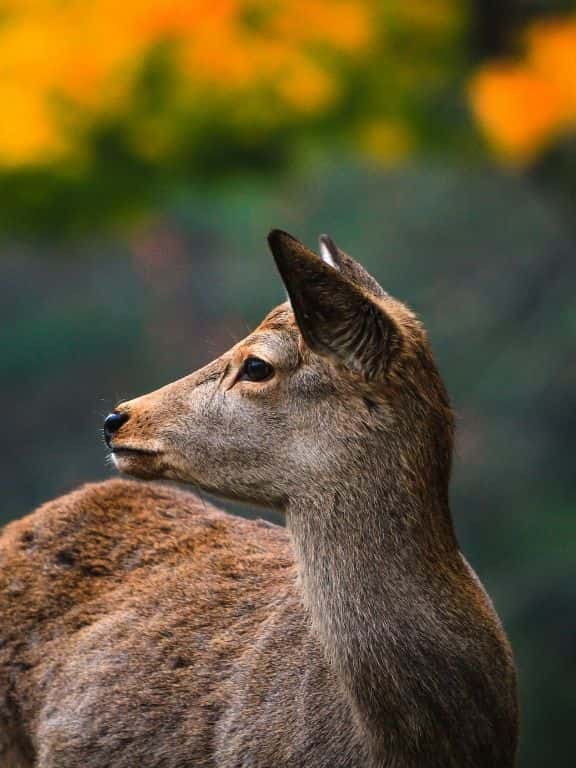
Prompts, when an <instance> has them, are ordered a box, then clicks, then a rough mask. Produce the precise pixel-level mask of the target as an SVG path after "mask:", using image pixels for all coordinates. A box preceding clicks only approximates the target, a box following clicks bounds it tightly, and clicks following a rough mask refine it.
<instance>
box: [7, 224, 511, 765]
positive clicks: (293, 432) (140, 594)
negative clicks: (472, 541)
mask: <svg viewBox="0 0 576 768" xmlns="http://www.w3.org/2000/svg"><path fill="white" fill-rule="evenodd" d="M268 241H269V245H270V249H271V251H272V254H273V257H274V260H275V262H276V265H277V268H278V271H279V273H280V276H281V278H282V281H283V283H284V286H285V288H286V290H287V293H288V300H287V301H286V302H285V303H283V304H280V305H279V306H277V307H276V308H275V309H273V310H272V311H271V312H270V313H269V314H268V315H267V316H266V317H265V319H264V320H263V321H262V322H261V324H260V325H259V326H258V327H257V328H256V329H255V330H254V331H253V332H251V333H250V334H249V335H248V336H247V337H246V338H244V339H243V340H241V341H240V342H239V343H237V344H236V345H234V346H233V347H232V348H231V349H230V350H229V351H227V352H225V353H224V354H223V355H222V356H221V357H218V358H217V359H216V360H214V361H213V362H211V363H210V364H208V365H206V366H205V367H203V368H201V369H200V370H198V371H196V372H194V373H192V374H190V375H188V376H185V377H184V378H182V379H180V380H178V381H176V382H174V383H171V384H168V385H167V386H164V387H162V388H161V389H158V390H157V391H154V392H152V393H150V394H146V395H143V396H141V397H137V398H135V399H133V400H129V401H126V402H122V403H120V404H119V405H118V406H117V407H116V408H115V410H114V411H113V412H112V413H111V414H110V415H108V416H107V418H106V420H105V423H104V431H105V438H106V442H107V444H108V447H109V449H110V452H111V457H112V460H113V462H114V464H115V465H116V467H117V468H118V470H119V471H120V472H121V473H122V474H123V475H128V476H129V477H128V478H110V479H108V480H106V481H103V482H98V483H89V484H87V485H84V486H82V487H80V488H79V489H77V490H74V491H72V492H71V493H69V494H68V495H65V496H62V497H60V498H57V499H56V500H54V501H51V502H49V503H47V504H45V505H43V506H41V507H40V508H39V509H38V510H36V511H35V512H33V513H32V514H31V515H29V516H28V517H25V518H23V519H21V520H19V521H16V522H12V523H11V524H9V525H8V526H7V527H6V528H5V530H4V531H3V533H2V536H1V538H0V765H1V766H3V768H32V766H34V767H35V768H105V767H109V768H135V767H136V766H138V768H183V767H184V766H186V768H192V767H194V768H209V767H212V766H214V767H216V766H217V767H218V768H303V767H304V766H306V768H360V767H362V768H424V766H425V767H426V768H440V767H442V768H448V767H452V768H509V767H510V766H513V765H514V762H515V754H516V747H517V733H518V706H517V696H516V676H515V666H514V661H513V656H512V652H511V649H510V646H509V644H508V641H507V638H506V635H505V633H504V630H503V627H502V624H501V622H500V620H499V618H498V616H497V614H496V612H495V609H494V607H493V605H492V603H491V601H490V598H489V597H488V595H487V593H486V592H485V590H484V588H483V586H482V584H481V582H480V581H479V579H478V577H477V576H476V574H475V573H474V571H473V570H472V568H471V566H470V565H469V564H468V563H467V561H466V560H465V558H464V556H463V555H462V554H461V552H460V549H459V545H458V542H457V539H456V535H455V531H454V526H453V522H452V517H451V513H450V505H449V484H450V473H451V462H452V452H453V439H454V438H453V434H454V417H453V414H452V410H451V406H450V403H449V399H448V395H447V392H446V389H445V386H444V384H443V381H442V379H441V377H440V374H439V372H438V369H437V367H436V364H435V362H434V359H433V355H432V352H431V347H430V344H429V341H428V339H427V334H426V331H425V330H424V327H423V325H422V324H421V322H420V320H418V319H417V317H416V315H415V314H414V313H413V312H412V311H411V310H410V309H409V308H408V307H407V306H406V305H405V304H403V303H402V302H400V301H398V300H396V299H394V298H392V297H391V296H390V295H389V294H388V293H386V292H385V291H384V290H383V289H382V288H381V286H380V285H379V283H378V282H377V281H376V279H375V278H374V277H372V276H371V275H370V274H369V273H368V272H367V271H366V270H365V269H364V268H363V267H362V266H361V265H360V264H359V263H358V262H356V261H355V260H353V259H352V258H351V257H350V256H348V255H347V254H346V253H345V252H344V251H342V250H341V249H340V248H339V247H338V246H336V244H335V243H334V241H333V240H331V239H330V238H329V237H327V236H322V238H321V241H320V252H319V253H315V252H314V251H312V250H310V249H308V248H307V247H306V246H305V245H303V244H302V243H301V242H299V241H298V240H297V239H295V238H294V237H292V236H291V235H289V234H287V233H285V232H283V231H281V230H273V231H272V232H271V233H270V235H269V237H268ZM171 481H179V482H180V483H184V484H187V485H189V486H191V487H192V488H195V489H196V490H197V491H198V492H199V493H200V494H201V495H195V494H193V493H191V492H189V491H185V490H182V489H181V488H180V487H178V486H177V485H176V483H174V482H171ZM203 492H206V493H207V494H210V495H212V496H216V497H219V498H223V499H229V500H234V501H237V502H242V503H247V504H250V505H253V506H255V507H259V508H268V509H271V510H276V511H279V512H280V513H281V514H282V515H283V519H284V520H285V526H280V525H274V524H271V523H268V522H266V521H264V520H249V519H246V518H242V517H240V516H235V515H232V514H229V513H227V512H224V511H222V510H220V509H218V508H217V507H216V506H213V505H212V504H211V503H208V502H207V501H206V500H205V499H204V495H203Z"/></svg>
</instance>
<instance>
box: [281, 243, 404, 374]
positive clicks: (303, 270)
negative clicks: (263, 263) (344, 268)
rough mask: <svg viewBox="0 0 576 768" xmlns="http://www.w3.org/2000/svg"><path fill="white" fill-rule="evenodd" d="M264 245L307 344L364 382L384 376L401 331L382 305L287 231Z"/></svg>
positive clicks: (398, 344) (395, 349)
mask: <svg viewBox="0 0 576 768" xmlns="http://www.w3.org/2000/svg"><path fill="white" fill-rule="evenodd" d="M268 242H269V245H270V249H271V251H272V254H273V256H274V259H275V261H276V266H277V267H278V271H279V272H280V275H281V277H282V280H283V282H284V285H285V286H286V290H287V291H288V295H289V297H290V301H291V304H292V309H293V311H294V315H295V317H296V322H297V323H298V327H299V329H300V332H301V334H302V337H303V339H304V341H305V343H306V345H307V346H308V347H309V348H310V349H311V350H312V351H313V352H315V353H317V354H319V355H322V356H324V357H328V358H330V359H331V360H333V361H334V362H337V363H339V364H341V365H344V366H346V367H347V368H348V369H349V370H352V371H355V372H357V373H360V374H362V375H363V377H364V378H365V379H366V380H368V381H375V380H377V379H381V378H383V377H385V375H386V372H387V370H388V366H389V364H390V361H391V359H392V357H393V355H394V354H395V352H396V351H397V349H398V348H399V347H400V345H401V333H400V330H399V328H398V326H397V324H396V322H395V321H394V319H393V318H391V317H390V316H389V315H388V313H387V312H386V310H385V309H384V308H383V307H382V306H381V303H380V302H378V301H377V300H375V297H373V296H371V295H370V294H369V293H367V291H366V290H365V289H363V288H362V287H361V286H360V285H358V284H357V283H356V282H355V281H353V280H352V279H350V278H348V277H347V276H346V275H345V274H343V273H342V272H340V271H339V270H338V269H337V268H336V269H335V268H334V267H333V266H332V265H329V264H328V263H326V262H325V261H324V260H323V259H322V258H320V257H319V256H318V255H317V254H315V253H314V252H313V251H311V250H309V249H308V248H306V246H304V245H303V244H302V243H300V242H299V241H298V240H296V239H295V238H294V237H292V235H289V234H288V233H287V232H283V231H282V230H277V229H276V230H272V232H270V234H269V236H268Z"/></svg>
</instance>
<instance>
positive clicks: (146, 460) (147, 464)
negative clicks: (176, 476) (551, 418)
mask: <svg viewBox="0 0 576 768" xmlns="http://www.w3.org/2000/svg"><path fill="white" fill-rule="evenodd" d="M159 457H160V451H153V450H151V449H149V448H138V447H136V446H131V445H119V446H117V447H116V446H114V447H113V448H112V453H111V458H112V462H113V463H114V465H115V466H116V468H117V469H118V470H120V472H124V473H126V474H127V475H135V476H136V477H142V478H152V477H158V475H160V474H161V470H162V468H161V466H160V462H159Z"/></svg>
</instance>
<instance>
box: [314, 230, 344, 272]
mask: <svg viewBox="0 0 576 768" xmlns="http://www.w3.org/2000/svg"><path fill="white" fill-rule="evenodd" d="M318 244H319V247H320V256H322V261H323V262H324V263H325V264H328V265H329V266H330V267H334V269H340V261H339V254H338V247H337V246H336V243H335V242H334V240H332V238H331V237H330V236H329V235H320V238H319V243H318Z"/></svg>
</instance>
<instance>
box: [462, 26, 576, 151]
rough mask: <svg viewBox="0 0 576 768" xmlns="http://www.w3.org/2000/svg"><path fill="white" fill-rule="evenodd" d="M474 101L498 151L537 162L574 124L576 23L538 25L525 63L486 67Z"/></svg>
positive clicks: (478, 78)
mask: <svg viewBox="0 0 576 768" xmlns="http://www.w3.org/2000/svg"><path fill="white" fill-rule="evenodd" d="M470 99H471V104H472V108H473V111H474V113H475V115H476V117H477V119H478V121H479V123H480V126H481V128H482V129H483V131H484V133H485V134H486V136H487V138H488V140H489V141H490V142H491V143H492V145H493V146H494V147H495V149H496V151H497V152H499V153H500V154H501V155H502V156H503V157H504V158H505V159H507V160H508V161H510V162H513V163H526V162H529V161H531V160H533V159H534V158H535V157H536V156H537V155H538V153H540V152H541V151H542V150H543V149H545V148H546V146H548V145H549V144H550V142H552V141H553V140H554V139H555V138H556V137H558V136H559V135H560V134H562V133H563V132H566V131H568V130H571V129H573V128H574V126H575V125H576V19H574V18H571V17H570V18H566V19H564V20H555V21H546V22H538V23H536V24H534V25H533V26H532V27H531V28H530V29H529V30H528V33H527V35H526V52H525V56H524V58H523V60H521V61H519V62H517V63H514V62H511V63H507V62H497V63H492V64H488V65H487V66H485V67H484V68H483V69H482V70H481V71H480V72H479V73H478V74H477V75H476V77H475V78H474V79H473V80H472V82H471V85H470Z"/></svg>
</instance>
